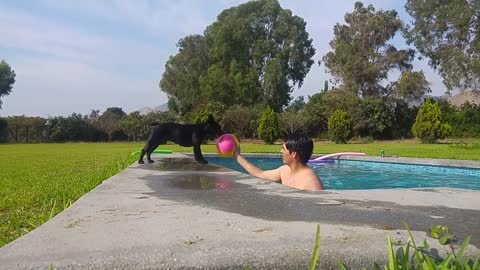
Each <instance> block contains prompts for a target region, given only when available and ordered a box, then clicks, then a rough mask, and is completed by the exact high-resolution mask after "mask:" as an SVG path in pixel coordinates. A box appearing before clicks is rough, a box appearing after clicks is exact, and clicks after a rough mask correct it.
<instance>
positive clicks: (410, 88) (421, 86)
mask: <svg viewBox="0 0 480 270" xmlns="http://www.w3.org/2000/svg"><path fill="white" fill-rule="evenodd" d="M429 85H430V83H429V82H428V81H427V80H426V79H425V75H424V74H423V71H412V70H406V71H404V72H402V75H401V76H400V78H399V79H398V81H396V82H393V83H392V85H391V88H392V90H393V94H394V96H395V97H397V98H400V99H404V100H406V101H416V100H420V99H421V98H422V97H423V96H424V95H425V94H427V93H430V92H432V90H430V87H429Z"/></svg>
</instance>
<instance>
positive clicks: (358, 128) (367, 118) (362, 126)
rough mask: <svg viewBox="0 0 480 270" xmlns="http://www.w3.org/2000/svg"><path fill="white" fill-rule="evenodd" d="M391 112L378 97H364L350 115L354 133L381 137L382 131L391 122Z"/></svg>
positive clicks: (389, 125) (390, 124) (387, 127)
mask: <svg viewBox="0 0 480 270" xmlns="http://www.w3.org/2000/svg"><path fill="white" fill-rule="evenodd" d="M393 118H394V117H393V114H392V112H391V111H390V110H389V109H388V108H387V105H386V104H385V103H384V102H383V100H382V99H380V98H364V99H362V100H360V102H359V104H358V105H357V106H356V107H355V112H354V114H353V116H352V122H353V123H355V124H354V125H353V130H354V132H355V135H357V136H361V137H365V136H369V137H373V138H375V139H379V138H382V137H384V136H382V135H383V134H384V131H386V130H387V129H390V128H391V126H392V124H393Z"/></svg>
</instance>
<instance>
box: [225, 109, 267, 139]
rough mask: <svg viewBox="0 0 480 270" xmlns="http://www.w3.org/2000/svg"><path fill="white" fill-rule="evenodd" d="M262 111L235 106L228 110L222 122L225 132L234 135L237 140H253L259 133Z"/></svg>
mask: <svg viewBox="0 0 480 270" xmlns="http://www.w3.org/2000/svg"><path fill="white" fill-rule="evenodd" d="M260 114H261V111H260V110H259V109H258V108H250V107H245V106H233V107H231V108H228V109H227V110H226V111H225V113H224V115H223V119H222V122H221V125H222V129H223V131H225V132H228V133H233V134H235V135H236V136H237V138H239V139H242V138H253V137H254V135H255V134H256V133H257V127H258V123H259V120H260Z"/></svg>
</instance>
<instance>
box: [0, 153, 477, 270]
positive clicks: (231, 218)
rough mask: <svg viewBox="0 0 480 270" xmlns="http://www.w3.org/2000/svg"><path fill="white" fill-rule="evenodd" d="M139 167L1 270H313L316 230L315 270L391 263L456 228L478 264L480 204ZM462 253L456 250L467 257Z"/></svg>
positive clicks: (56, 222)
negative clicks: (433, 233)
mask: <svg viewBox="0 0 480 270" xmlns="http://www.w3.org/2000/svg"><path fill="white" fill-rule="evenodd" d="M155 160H156V161H157V162H155V163H153V164H145V165H138V164H132V165H131V166H130V167H129V168H127V169H126V170H124V171H122V172H120V173H119V174H117V175H115V176H113V177H112V178H110V179H109V180H107V181H105V182H104V183H102V184H101V185H99V186H98V187H97V188H95V189H94V190H93V191H91V192H89V193H88V194H86V195H84V196H83V197H82V198H80V199H79V200H78V201H77V202H75V203H74V204H73V205H72V206H71V207H70V208H68V209H67V210H65V211H64V212H62V213H61V214H59V215H57V216H56V217H55V218H53V219H52V220H50V221H49V222H47V223H46V224H44V225H42V226H40V227H39V228H37V229H36V230H34V231H32V232H30V233H28V234H27V235H25V236H23V237H21V238H19V239H17V240H15V241H13V242H12V243H9V244H8V245H6V246H4V247H3V248H1V249H0V269H48V268H49V267H50V266H53V267H55V269H244V268H245V266H248V267H249V268H250V269H305V268H307V267H308V263H309V261H310V256H311V252H312V248H313V240H314V232H315V228H316V225H317V224H320V227H321V237H322V239H321V247H320V260H319V262H318V263H317V269H332V268H335V269H336V268H337V267H336V263H337V261H342V262H344V263H346V264H347V265H348V266H349V267H351V269H360V268H361V266H365V267H370V266H371V265H372V263H373V262H377V263H379V264H380V265H381V264H383V263H385V261H386V258H387V254H386V236H387V235H390V236H391V237H392V238H393V241H399V242H401V243H405V242H406V239H407V238H408V234H407V233H406V231H405V230H404V227H403V226H404V225H403V224H404V223H408V225H409V226H410V228H411V230H412V233H413V235H414V237H415V239H416V240H417V243H421V242H422V241H423V240H424V239H427V240H428V241H429V244H430V245H431V247H432V251H434V252H436V253H437V252H438V253H439V254H446V252H449V248H448V247H445V246H440V245H439V244H438V242H437V241H435V240H434V239H431V238H429V237H428V236H427V234H426V232H428V230H429V228H430V226H432V225H437V224H442V225H447V226H448V227H449V229H450V231H451V232H452V233H453V234H454V235H455V236H456V237H457V238H458V240H459V241H462V240H463V239H464V238H465V237H466V236H467V235H472V242H471V244H473V245H470V246H469V249H468V254H469V255H470V256H472V255H474V256H480V250H479V249H478V248H477V247H476V246H479V245H480V242H479V239H480V222H479V220H480V192H479V191H469V190H459V189H438V188H434V189H416V190H414V189H396V190H357V191H335V190H327V191H317V192H309V191H299V190H295V189H291V188H288V187H285V186H283V185H281V184H278V183H272V182H269V181H263V180H260V179H257V178H254V177H252V176H250V175H246V174H242V173H239V172H235V171H231V170H228V169H226V168H223V167H220V166H217V165H213V164H209V165H205V166H204V165H200V164H198V163H196V162H195V161H194V160H193V159H192V158H190V157H186V156H183V155H180V154H173V155H168V156H167V155H158V156H155ZM458 244H459V242H457V243H454V246H458Z"/></svg>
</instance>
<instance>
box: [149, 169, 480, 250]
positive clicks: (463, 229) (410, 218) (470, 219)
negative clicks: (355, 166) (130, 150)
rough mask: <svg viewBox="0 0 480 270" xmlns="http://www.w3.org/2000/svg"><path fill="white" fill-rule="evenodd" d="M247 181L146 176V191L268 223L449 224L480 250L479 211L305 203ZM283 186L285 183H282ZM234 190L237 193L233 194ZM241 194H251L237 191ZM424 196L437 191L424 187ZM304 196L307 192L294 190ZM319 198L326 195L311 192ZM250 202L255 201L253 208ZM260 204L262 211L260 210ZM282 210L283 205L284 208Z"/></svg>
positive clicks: (348, 202)
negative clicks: (257, 188) (251, 184)
mask: <svg viewBox="0 0 480 270" xmlns="http://www.w3.org/2000/svg"><path fill="white" fill-rule="evenodd" d="M242 178H243V179H245V177H235V176H228V177H227V176H225V175H222V174H216V173H202V174H198V173H176V174H171V175H162V176H158V175H146V176H144V177H141V178H140V179H142V180H145V181H147V185H148V186H149V187H151V188H152V190H153V192H148V193H145V195H147V196H155V197H158V198H162V199H167V200H171V201H177V202H180V203H188V204H194V205H199V206H202V207H205V208H212V209H216V210H219V211H224V212H228V213H235V214H240V215H242V216H248V217H253V218H258V219H263V220H269V221H307V222H321V223H330V224H339V223H341V224H348V225H352V226H364V225H366V226H371V227H374V228H377V229H385V230H393V229H403V228H405V226H404V224H408V225H409V227H410V228H411V229H412V230H417V231H424V232H426V233H429V231H430V227H431V226H432V225H436V224H442V225H445V226H448V227H449V228H450V230H451V232H452V233H453V234H454V235H455V236H457V237H458V238H460V239H464V238H465V237H466V236H468V235H471V236H477V237H473V238H472V240H471V243H472V244H475V245H478V246H480V211H479V210H471V209H456V208H447V207H439V206H402V205H398V204H396V203H391V202H381V201H359V200H346V199H339V200H335V201H332V200H331V199H322V198H321V197H319V198H317V199H305V198H295V197H283V196H278V195H277V194H269V193H266V192H264V191H259V190H256V189H254V188H252V187H251V186H250V185H246V184H241V183H236V182H235V181H236V180H240V179H242ZM278 185H280V184H278ZM230 189H234V192H229V190H230ZM238 190H249V192H248V193H238V192H237V191H238ZM199 191H201V192H199ZM422 191H423V192H425V194H424V196H429V193H430V192H437V191H436V190H435V189H424V190H422ZM289 193H291V194H295V193H297V194H305V193H307V192H305V191H296V190H291V191H289ZM310 193H312V194H318V193H322V192H310ZM250 202H255V204H252V203H250ZM259 206H261V207H259ZM280 206H281V207H280Z"/></svg>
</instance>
